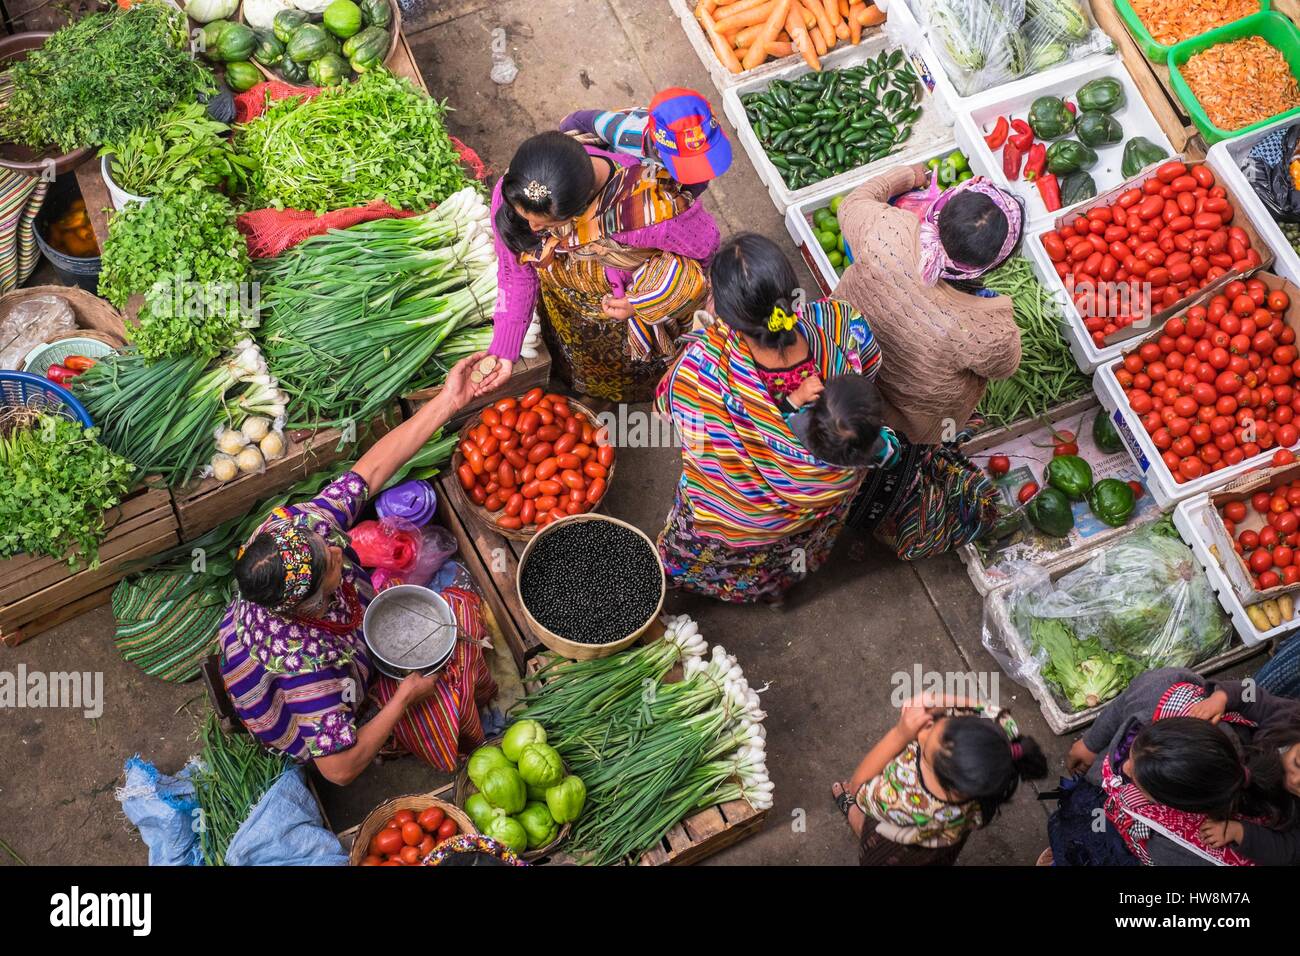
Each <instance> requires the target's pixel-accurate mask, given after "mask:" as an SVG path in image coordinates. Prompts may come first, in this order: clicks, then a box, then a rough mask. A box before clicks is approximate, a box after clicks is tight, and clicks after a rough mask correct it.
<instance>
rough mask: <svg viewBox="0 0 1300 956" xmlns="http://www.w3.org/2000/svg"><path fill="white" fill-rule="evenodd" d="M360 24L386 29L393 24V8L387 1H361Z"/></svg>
mask: <svg viewBox="0 0 1300 956" xmlns="http://www.w3.org/2000/svg"><path fill="white" fill-rule="evenodd" d="M361 22H362V23H364V24H365V25H366V26H368V27H380V28H382V29H385V30H386V29H388V25H389V24H390V23H392V22H393V8H392V7H391V6H389V5H388V0H361Z"/></svg>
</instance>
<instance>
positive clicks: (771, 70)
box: [668, 0, 880, 93]
mask: <svg viewBox="0 0 1300 956" xmlns="http://www.w3.org/2000/svg"><path fill="white" fill-rule="evenodd" d="M668 5H669V6H670V7H671V8H672V11H673V13H675V14H676V15H677V19H678V20H680V21H681V24H682V29H683V30H685V31H686V39H687V40H689V41H690V44H691V49H693V50H694V51H695V55H696V56H698V57H699V58H700V62H701V63H703V64H704V68H705V69H706V70H708V72H709V78H710V79H712V80H713V85H714V86H716V87H717V88H718V92H719V93H722V92H725V91H726V90H728V89H730V88H731V87H733V86H735V85H736V84H737V83H745V82H749V81H753V80H761V79H770V78H771V77H773V76H776V75H778V74H780V73H781V71H782V70H784V69H785V68H786V67H789V66H793V65H794V64H802V63H803V57H802V56H800V55H799V54H797V53H794V54H791V55H790V56H783V57H780V58H778V59H771V60H768V61H767V62H766V63H760V64H759V65H758V66H756V67H754V69H752V70H746V71H745V72H743V73H732V72H731V71H730V70H728V69H727V68H726V67H725V66H723V65H722V61H721V60H719V59H718V55H717V54H716V53H714V52H713V45H712V44H710V43H709V38H708V37H707V36H706V35H705V33H704V28H703V27H702V26H700V21H698V20H696V19H695V2H694V0H668ZM879 32H880V30H879V28H878V27H866V28H864V29H863V31H862V35H863V38H864V39H865V38H868V37H871V36H872V35H873V34H878V33H879ZM851 49H854V47H852V46H851V45H850V44H847V43H838V44H836V46H835V49H833V50H831V51H830V52H829V53H827V54H826V56H824V57H821V61H822V63H824V64H826V66H827V67H831V66H834V65H835V63H836V62H838V61H839V60H842V59H843V58H844V54H845V52H846V51H847V50H851Z"/></svg>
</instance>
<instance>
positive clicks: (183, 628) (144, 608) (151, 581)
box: [113, 573, 225, 683]
mask: <svg viewBox="0 0 1300 956" xmlns="http://www.w3.org/2000/svg"><path fill="white" fill-rule="evenodd" d="M189 584H190V576H189V575H187V574H168V573H150V574H142V575H139V576H132V577H129V578H125V579H124V580H122V581H121V582H120V583H119V584H118V585H117V587H115V588H114V589H113V617H114V618H116V619H117V631H116V633H115V634H114V635H113V643H114V644H115V645H116V646H117V649H118V650H119V651H120V652H121V653H122V657H123V658H124V659H126V660H128V661H130V662H131V663H132V664H135V665H137V666H138V667H139V668H140V669H141V670H143V671H144V672H145V673H146V674H148V675H150V676H151V677H157V678H158V679H160V680H165V681H171V682H174V683H183V682H184V681H188V680H193V679H194V678H195V677H197V676H198V674H199V666H200V664H202V662H203V659H204V658H205V657H207V656H208V654H209V653H211V652H212V649H213V647H214V646H215V644H216V642H217V629H218V627H219V626H220V624H221V616H222V612H223V611H224V609H225V607H224V605H223V604H221V603H217V601H218V600H219V599H216V600H214V598H213V597H212V596H211V595H210V594H206V593H204V592H202V591H193V592H191V593H189V594H185V593H184V589H185V588H186V587H187V586H188V585H189Z"/></svg>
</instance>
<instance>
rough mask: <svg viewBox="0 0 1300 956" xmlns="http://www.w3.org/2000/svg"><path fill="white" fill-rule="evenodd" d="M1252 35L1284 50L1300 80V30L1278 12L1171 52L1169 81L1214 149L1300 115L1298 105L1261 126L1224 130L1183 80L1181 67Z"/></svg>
mask: <svg viewBox="0 0 1300 956" xmlns="http://www.w3.org/2000/svg"><path fill="white" fill-rule="evenodd" d="M1252 36H1258V37H1263V38H1264V39H1265V40H1267V41H1268V43H1269V44H1270V45H1272V46H1274V47H1276V48H1277V49H1278V50H1281V51H1282V55H1283V56H1284V57H1286V61H1287V63H1288V64H1289V65H1290V67H1291V75H1292V76H1295V77H1297V78H1300V30H1297V29H1296V25H1295V24H1294V23H1292V22H1291V21H1290V20H1288V19H1287V18H1286V17H1284V16H1282V14H1280V13H1278V12H1277V11H1276V10H1269V11H1267V12H1265V13H1256V14H1255V15H1253V16H1249V17H1245V18H1243V19H1241V20H1236V21H1234V22H1232V23H1229V24H1225V25H1224V26H1221V27H1217V28H1215V29H1213V30H1210V31H1209V32H1208V33H1202V34H1201V35H1200V36H1196V37H1192V38H1191V39H1189V40H1184V41H1183V42H1182V43H1179V44H1177V45H1176V46H1175V47H1174V48H1173V49H1172V50H1170V51H1169V81H1170V83H1171V85H1172V86H1173V88H1174V92H1175V93H1177V94H1178V98H1179V99H1180V100H1182V101H1183V105H1184V106H1185V107H1187V112H1188V113H1189V114H1190V115H1191V117H1192V122H1193V123H1195V124H1196V128H1197V129H1199V130H1200V131H1201V135H1202V136H1204V137H1205V142H1206V143H1207V144H1209V145H1211V146H1213V145H1214V144H1215V143H1220V142H1222V141H1223V140H1225V139H1232V138H1233V137H1234V136H1240V135H1242V134H1243V133H1249V132H1251V131H1253V130H1257V129H1259V128H1261V127H1263V126H1267V125H1269V124H1270V123H1274V122H1277V121H1278V120H1280V119H1285V118H1287V117H1290V116H1300V106H1297V107H1296V108H1294V109H1290V110H1287V111H1286V112H1285V113H1277V114H1275V115H1273V116H1267V117H1265V118H1264V119H1262V120H1260V121H1259V122H1258V123H1251V124H1250V125H1249V126H1243V127H1242V128H1241V129H1234V130H1224V129H1219V127H1217V126H1215V125H1214V124H1213V123H1211V122H1210V118H1209V117H1208V116H1206V115H1205V110H1203V109H1202V108H1201V104H1200V102H1199V101H1198V100H1197V99H1196V96H1195V94H1193V93H1192V90H1191V87H1189V86H1188V85H1187V80H1185V79H1184V78H1183V74H1182V71H1181V70H1180V69H1179V67H1181V66H1182V65H1183V64H1185V63H1186V62H1187V61H1188V60H1190V59H1191V58H1192V57H1193V56H1194V55H1195V54H1197V53H1200V52H1201V51H1202V50H1207V49H1209V48H1210V47H1212V46H1215V45H1216V44H1219V43H1230V42H1232V41H1233V40H1244V39H1246V38H1247V37H1252Z"/></svg>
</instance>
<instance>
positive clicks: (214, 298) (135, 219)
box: [99, 181, 255, 360]
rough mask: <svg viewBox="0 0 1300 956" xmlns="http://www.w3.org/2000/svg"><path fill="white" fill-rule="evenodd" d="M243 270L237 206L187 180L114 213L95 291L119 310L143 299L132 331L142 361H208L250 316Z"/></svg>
mask: <svg viewBox="0 0 1300 956" xmlns="http://www.w3.org/2000/svg"><path fill="white" fill-rule="evenodd" d="M248 273H249V263H248V244H247V243H246V242H245V240H244V237H243V236H242V235H240V232H239V230H238V229H237V228H235V207H234V206H233V205H231V203H230V200H229V199H227V198H226V197H225V196H223V195H221V194H220V193H218V192H215V191H213V190H211V189H205V188H204V187H203V185H202V184H201V183H198V182H195V181H191V182H189V183H187V184H185V185H184V186H180V187H168V188H164V189H163V191H162V192H161V193H159V194H158V195H157V196H155V197H154V198H153V199H151V200H150V201H149V202H147V203H129V204H128V205H127V207H126V208H125V209H123V210H121V211H119V212H117V213H115V214H114V215H113V217H112V218H111V219H110V220H109V222H108V240H107V241H106V242H105V243H104V253H103V259H102V271H101V272H100V274H99V294H100V295H102V296H103V297H104V298H106V299H108V301H110V302H112V303H113V304H114V305H115V306H117V307H118V308H119V309H121V308H125V307H126V304H127V300H128V299H130V298H131V296H132V295H134V294H137V293H139V294H142V295H143V296H144V306H143V307H142V308H141V310H140V313H139V316H138V325H135V326H133V327H132V328H131V329H130V334H131V339H132V341H133V342H134V343H135V345H136V347H137V348H138V349H139V350H140V354H141V355H143V356H144V357H145V358H147V359H150V360H154V359H159V358H162V357H164V356H169V355H199V356H206V357H208V358H211V357H213V356H215V355H217V354H218V353H219V352H221V351H222V350H223V349H227V348H229V347H230V346H232V345H234V344H235V342H236V341H237V340H238V339H239V337H240V335H241V334H242V331H243V329H244V328H245V327H246V325H251V324H253V323H254V321H255V318H254V316H253V315H252V314H251V313H252V308H251V306H252V301H253V297H252V295H251V292H250V289H249V286H248V283H247V280H248Z"/></svg>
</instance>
